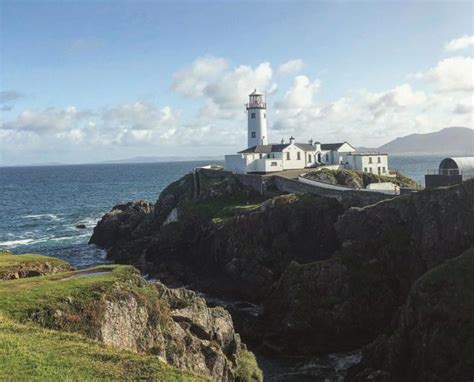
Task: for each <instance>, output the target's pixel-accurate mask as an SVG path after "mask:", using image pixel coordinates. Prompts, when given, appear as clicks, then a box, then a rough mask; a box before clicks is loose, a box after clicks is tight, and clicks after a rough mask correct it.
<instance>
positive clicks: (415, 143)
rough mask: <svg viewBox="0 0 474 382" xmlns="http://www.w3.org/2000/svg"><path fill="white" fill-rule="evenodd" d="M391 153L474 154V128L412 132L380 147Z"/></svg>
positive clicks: (382, 150) (383, 150) (380, 149)
mask: <svg viewBox="0 0 474 382" xmlns="http://www.w3.org/2000/svg"><path fill="white" fill-rule="evenodd" d="M378 150H379V151H381V152H387V153H389V154H411V155H428V154H434V155H474V130H473V129H469V128H467V127H447V128H445V129H442V130H440V131H437V132H435V133H428V134H410V135H407V136H405V137H401V138H396V139H394V140H393V141H390V142H388V143H386V144H384V145H382V146H380V147H379V148H378Z"/></svg>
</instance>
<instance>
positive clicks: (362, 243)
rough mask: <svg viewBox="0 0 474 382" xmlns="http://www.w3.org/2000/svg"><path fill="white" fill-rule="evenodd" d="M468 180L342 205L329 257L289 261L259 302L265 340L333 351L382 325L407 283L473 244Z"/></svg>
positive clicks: (472, 191)
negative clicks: (262, 309)
mask: <svg viewBox="0 0 474 382" xmlns="http://www.w3.org/2000/svg"><path fill="white" fill-rule="evenodd" d="M473 195H474V181H470V182H465V183H463V184H462V185H461V186H458V187H451V188H444V189H437V190H433V191H424V192H420V193H418V194H415V195H410V196H407V197H400V198H396V199H394V200H388V201H384V202H381V203H378V204H376V205H374V206H370V207H365V208H353V209H350V210H348V211H347V212H346V213H345V214H344V215H343V216H341V217H340V219H339V220H338V221H337V223H336V224H335V229H336V232H337V238H338V241H339V243H340V244H341V248H340V250H338V251H337V252H336V253H335V254H334V255H333V256H332V257H331V258H330V259H328V260H326V261H323V262H316V263H312V264H306V265H299V264H296V263H293V264H292V265H290V266H289V267H288V269H287V270H286V272H285V273H284V275H283V276H282V278H281V279H280V280H279V281H278V283H276V284H275V286H274V288H273V291H272V293H271V295H270V296H269V297H268V299H267V300H266V303H265V315H264V320H266V322H267V323H268V322H270V323H271V324H270V325H267V326H266V328H267V329H266V335H265V341H266V342H267V345H268V346H270V347H272V348H275V349H290V350H291V351H294V352H298V353H312V352H325V351H340V350H347V349H351V348H355V347H357V346H360V345H363V344H364V343H367V342H369V341H370V340H371V339H373V338H375V336H377V334H379V333H381V332H383V331H384V330H385V329H386V328H387V327H389V326H390V322H391V320H392V318H393V316H394V314H395V313H396V311H397V309H398V307H400V306H401V305H402V304H403V303H404V302H405V300H406V297H407V295H408V292H409V290H410V287H411V285H412V284H413V282H414V281H415V280H416V279H418V278H419V277H420V276H421V275H423V274H424V273H425V272H426V271H427V270H429V269H431V268H433V267H435V266H437V265H439V264H440V263H442V262H444V261H446V260H448V259H450V258H453V257H455V256H457V255H459V254H460V253H462V252H463V251H464V250H465V249H466V248H469V247H470V246H471V245H472V243H474V197H473Z"/></svg>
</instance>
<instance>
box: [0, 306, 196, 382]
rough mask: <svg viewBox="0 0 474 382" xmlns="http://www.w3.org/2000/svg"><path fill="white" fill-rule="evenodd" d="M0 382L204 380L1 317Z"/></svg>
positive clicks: (156, 362) (74, 336)
mask: <svg viewBox="0 0 474 382" xmlns="http://www.w3.org/2000/svg"><path fill="white" fill-rule="evenodd" d="M0 360H1V361H0V376H1V377H0V379H1V380H2V381H8V380H11V381H118V380H139V379H140V380H153V381H203V380H204V379H203V378H199V377H197V376H194V375H192V374H191V373H187V372H183V371H179V370H176V369H174V368H171V367H169V366H167V365H166V364H164V363H163V362H161V361H160V360H159V358H157V357H154V356H148V355H142V354H135V353H132V352H129V351H123V350H117V349H113V348H111V347H109V346H105V345H103V344H101V343H99V342H97V341H93V340H90V339H87V338H85V337H84V336H81V335H79V334H73V333H63V332H58V331H54V330H49V329H43V328H41V327H38V326H35V325H33V324H20V323H17V322H14V321H13V320H11V319H8V318H6V317H4V316H2V315H0Z"/></svg>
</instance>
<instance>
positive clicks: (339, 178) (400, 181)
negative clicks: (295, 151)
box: [304, 168, 417, 189]
mask: <svg viewBox="0 0 474 382" xmlns="http://www.w3.org/2000/svg"><path fill="white" fill-rule="evenodd" d="M304 177H305V178H308V179H312V180H317V181H320V182H323V183H328V184H334V185H339V186H346V187H351V188H355V189H361V188H366V187H367V186H368V185H369V184H371V183H383V182H390V183H393V184H396V185H398V186H400V187H405V188H417V184H416V182H415V181H414V180H413V179H410V178H408V177H406V176H403V175H402V174H400V173H399V172H397V173H396V174H395V176H394V177H389V176H383V175H376V174H372V173H366V172H360V171H354V170H331V169H328V168H320V169H317V170H313V171H310V172H307V173H306V174H305V175H304Z"/></svg>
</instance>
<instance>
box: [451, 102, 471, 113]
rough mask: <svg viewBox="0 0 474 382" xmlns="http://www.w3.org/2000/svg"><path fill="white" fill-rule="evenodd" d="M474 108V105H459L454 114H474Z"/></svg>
mask: <svg viewBox="0 0 474 382" xmlns="http://www.w3.org/2000/svg"><path fill="white" fill-rule="evenodd" d="M473 112H474V108H473V105H472V103H471V104H468V103H458V104H456V106H455V107H454V109H453V113H454V114H471V115H472V114H473Z"/></svg>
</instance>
